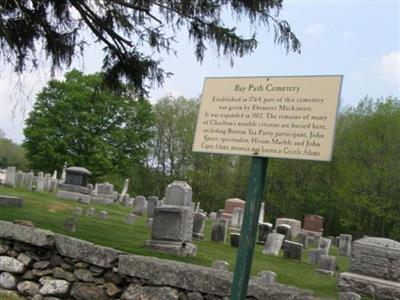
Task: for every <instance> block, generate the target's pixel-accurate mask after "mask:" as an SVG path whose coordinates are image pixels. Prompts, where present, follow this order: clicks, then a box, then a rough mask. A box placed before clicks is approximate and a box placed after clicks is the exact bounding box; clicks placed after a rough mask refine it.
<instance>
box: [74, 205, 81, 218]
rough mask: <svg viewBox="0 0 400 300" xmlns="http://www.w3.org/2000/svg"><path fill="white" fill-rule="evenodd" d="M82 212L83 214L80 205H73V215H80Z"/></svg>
mask: <svg viewBox="0 0 400 300" xmlns="http://www.w3.org/2000/svg"><path fill="white" fill-rule="evenodd" d="M82 214H83V209H82V207H75V208H74V215H75V216H82Z"/></svg>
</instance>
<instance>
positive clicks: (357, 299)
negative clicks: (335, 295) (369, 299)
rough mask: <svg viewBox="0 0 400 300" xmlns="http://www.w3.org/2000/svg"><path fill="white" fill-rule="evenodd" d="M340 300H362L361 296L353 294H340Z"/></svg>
mask: <svg viewBox="0 0 400 300" xmlns="http://www.w3.org/2000/svg"><path fill="white" fill-rule="evenodd" d="M339 300H361V296H360V295H358V294H356V293H352V292H342V293H339Z"/></svg>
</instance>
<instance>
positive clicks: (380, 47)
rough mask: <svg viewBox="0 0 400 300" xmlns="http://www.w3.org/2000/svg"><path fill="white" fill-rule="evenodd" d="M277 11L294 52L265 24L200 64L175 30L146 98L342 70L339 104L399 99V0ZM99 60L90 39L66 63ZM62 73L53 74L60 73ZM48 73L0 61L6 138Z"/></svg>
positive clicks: (287, 5)
mask: <svg viewBox="0 0 400 300" xmlns="http://www.w3.org/2000/svg"><path fill="white" fill-rule="evenodd" d="M279 18H281V19H285V20H287V21H288V22H289V24H290V25H291V27H292V30H293V31H294V32H295V34H296V35H297V37H298V38H299V40H300V41H301V43H302V48H301V54H297V53H289V54H287V53H286V51H285V50H284V49H283V48H282V47H281V46H279V45H275V44H274V42H273V37H274V36H273V31H272V30H271V31H270V32H269V31H268V30H267V29H265V30H263V31H260V32H259V33H258V40H259V45H258V47H257V49H256V51H255V52H254V53H253V54H251V55H249V56H246V57H244V58H236V59H235V60H234V66H233V67H231V66H230V61H229V59H227V58H224V57H219V56H218V55H217V52H216V51H215V49H213V48H212V47H209V50H208V51H207V53H206V56H205V59H204V61H203V63H202V64H200V63H198V62H197V61H196V59H195V57H194V45H193V44H192V43H191V42H190V41H189V40H188V38H187V35H186V32H181V33H179V34H178V36H177V37H176V40H177V43H176V45H175V49H176V50H177V55H176V56H174V55H170V56H167V55H163V56H162V59H163V63H162V67H163V68H164V69H165V70H167V71H170V72H172V73H173V75H172V76H171V77H170V78H168V79H166V81H165V83H164V85H163V86H162V87H160V88H158V87H155V88H152V89H151V90H150V101H151V102H152V103H155V102H156V101H157V100H158V99H159V98H161V97H163V96H166V95H172V96H184V97H187V98H192V97H199V96H200V94H201V91H202V88H203V83H204V78H205V77H229V76H278V75H279V76H290V75H332V74H341V75H343V76H344V78H343V86H342V92H341V108H344V107H348V106H354V105H357V103H358V102H359V101H360V100H361V99H362V98H364V97H365V96H368V97H373V98H380V97H388V96H393V97H397V98H400V0H392V1H385V0H381V1H366V0H364V1H351V0H349V1H346V0H340V1H338V0H336V1H330V0H319V1H317V0H314V1H313V0H308V1H307V0H306V1H301V0H300V1H294V0H292V1H290V0H287V1H284V2H283V9H282V10H281V12H280V15H279ZM238 27H239V28H240V29H241V30H242V32H243V33H246V31H248V30H249V28H248V26H247V25H246V24H244V25H243V24H242V25H241V24H239V25H238ZM101 62H102V51H101V47H99V46H97V45H92V46H91V47H89V48H88V49H87V50H86V52H85V54H84V56H83V57H81V58H79V59H77V60H76V61H74V63H73V65H72V66H71V68H77V69H80V70H82V71H83V72H85V73H93V72H96V71H100V68H101ZM63 71H68V70H67V69H65V70H63ZM62 74H63V73H62V72H58V73H57V74H55V77H56V78H57V79H62V77H63V76H62ZM49 79H50V72H49V69H48V65H47V64H46V62H43V64H42V65H40V66H39V69H38V70H37V71H32V72H27V73H24V74H22V75H20V76H18V75H16V74H15V73H13V72H12V71H11V68H10V66H8V65H6V64H5V63H4V62H3V61H1V62H0V128H1V130H2V131H4V132H5V135H6V137H7V138H9V139H11V140H13V141H14V142H17V143H21V142H22V141H23V139H24V136H23V127H24V120H25V119H26V117H27V116H28V114H29V112H30V111H31V110H32V106H33V103H34V101H35V95H36V93H38V92H39V91H40V90H41V89H42V88H43V87H44V86H45V85H46V83H47V81H48V80H49Z"/></svg>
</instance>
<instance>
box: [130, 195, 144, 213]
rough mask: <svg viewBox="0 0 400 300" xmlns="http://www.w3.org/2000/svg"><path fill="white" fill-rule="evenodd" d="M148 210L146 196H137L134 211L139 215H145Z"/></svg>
mask: <svg viewBox="0 0 400 300" xmlns="http://www.w3.org/2000/svg"><path fill="white" fill-rule="evenodd" d="M145 212H146V198H145V197H144V196H137V197H135V200H134V201H133V213H134V214H135V215H138V216H144V214H145Z"/></svg>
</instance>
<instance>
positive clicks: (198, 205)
mask: <svg viewBox="0 0 400 300" xmlns="http://www.w3.org/2000/svg"><path fill="white" fill-rule="evenodd" d="M199 209H200V202H196V207H195V208H194V212H198V211H199Z"/></svg>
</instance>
